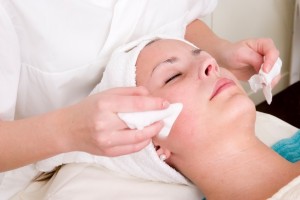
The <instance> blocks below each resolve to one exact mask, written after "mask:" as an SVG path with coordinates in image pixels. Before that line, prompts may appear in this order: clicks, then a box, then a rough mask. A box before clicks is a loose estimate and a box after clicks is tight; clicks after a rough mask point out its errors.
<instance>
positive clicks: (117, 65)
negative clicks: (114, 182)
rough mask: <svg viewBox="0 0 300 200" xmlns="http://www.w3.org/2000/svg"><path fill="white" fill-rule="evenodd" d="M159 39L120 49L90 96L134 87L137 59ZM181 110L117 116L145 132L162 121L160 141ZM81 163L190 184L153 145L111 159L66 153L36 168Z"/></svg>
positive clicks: (175, 107) (175, 106)
mask: <svg viewBox="0 0 300 200" xmlns="http://www.w3.org/2000/svg"><path fill="white" fill-rule="evenodd" d="M159 38H165V37H163V36H148V37H143V38H141V39H139V40H135V41H133V42H131V43H128V44H125V45H123V46H121V47H119V48H117V49H116V50H115V51H114V53H113V54H112V56H111V59H110V61H109V62H108V64H107V67H106V69H105V71H104V74H103V77H102V80H101V82H100V83H99V84H98V85H97V86H96V87H95V88H94V90H93V91H92V92H91V94H95V93H98V92H101V91H104V90H107V89H111V88H115V87H135V86H136V74H135V73H136V66H135V64H136V60H137V57H138V55H139V53H140V51H141V50H142V49H143V48H144V46H145V45H147V44H148V43H149V42H151V41H152V40H155V39H159ZM168 38H169V37H168ZM173 39H178V38H173ZM178 40H182V39H178ZM181 110H182V104H181V103H173V104H170V106H169V107H168V108H167V109H164V110H156V111H145V112H132V113H118V115H119V117H120V119H122V120H123V121H124V122H125V123H126V124H127V125H128V127H129V128H132V129H143V128H144V127H146V126H148V125H150V124H152V123H154V122H156V121H160V120H163V122H164V127H163V129H162V130H161V131H160V133H159V137H162V138H165V137H167V136H168V134H169V133H170V130H171V128H172V125H173V124H174V122H175V121H176V118H177V117H178V115H179V114H180V112H181ZM82 162H84V163H96V164H99V165H101V166H104V167H106V168H108V169H110V170H113V171H116V172H121V173H126V174H129V175H132V176H136V177H139V178H143V179H146V180H154V181H162V182H166V183H179V184H187V185H189V184H190V182H189V181H188V180H187V179H186V178H185V177H184V176H182V175H181V174H180V173H178V172H177V171H176V170H174V169H173V168H172V167H170V166H169V165H168V164H166V163H165V162H163V161H162V160H160V158H159V157H158V155H157V153H156V150H155V148H154V145H153V144H152V143H150V144H149V145H148V146H147V147H146V148H144V149H143V150H141V151H139V152H136V153H133V154H129V155H124V156H118V157H112V158H110V157H104V156H96V155H91V154H88V153H85V152H70V153H64V154H60V155H58V156H54V157H52V158H49V159H46V160H43V161H40V162H38V163H36V168H37V169H38V170H40V171H50V170H52V169H53V168H54V167H56V166H58V165H61V164H66V163H82Z"/></svg>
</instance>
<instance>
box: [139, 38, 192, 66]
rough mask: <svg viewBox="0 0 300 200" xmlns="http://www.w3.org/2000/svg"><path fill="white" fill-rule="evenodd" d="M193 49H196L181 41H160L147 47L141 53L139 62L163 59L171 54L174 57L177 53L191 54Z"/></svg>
mask: <svg viewBox="0 0 300 200" xmlns="http://www.w3.org/2000/svg"><path fill="white" fill-rule="evenodd" d="M191 49H194V47H193V46H191V45H190V44H188V43H186V42H183V41H180V40H175V39H160V40H156V41H153V42H150V43H149V44H148V45H146V46H145V47H144V48H143V49H142V51H141V52H140V54H139V58H138V61H139V60H144V61H145V60H148V59H150V60H153V59H154V58H161V57H164V56H169V55H170V54H173V56H174V54H177V53H180V54H181V53H182V52H185V51H187V52H190V50H191Z"/></svg>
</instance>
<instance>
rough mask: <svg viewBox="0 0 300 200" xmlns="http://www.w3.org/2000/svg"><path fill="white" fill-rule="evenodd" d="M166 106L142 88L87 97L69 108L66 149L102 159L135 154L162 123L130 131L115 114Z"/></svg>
mask: <svg viewBox="0 0 300 200" xmlns="http://www.w3.org/2000/svg"><path fill="white" fill-rule="evenodd" d="M168 105H169V103H168V102H166V101H165V100H163V99H162V98H158V97H150V96H149V95H148V91H147V90H146V89H145V88H143V87H137V88H115V89H111V90H107V91H104V92H101V93H98V94H95V95H91V96H89V97H88V98H87V99H86V100H84V101H82V102H81V103H79V104H77V105H74V106H72V107H70V108H69V113H68V116H69V121H68V124H69V127H68V129H69V135H68V139H67V141H71V143H70V142H69V145H70V146H69V147H70V149H72V150H81V151H85V152H89V153H92V154H96V155H104V156H119V155H124V154H129V153H133V152H136V151H139V150H141V149H143V148H144V147H146V146H147V145H148V144H149V143H150V141H151V138H152V137H154V136H155V135H156V134H158V133H159V131H160V129H161V128H162V127H163V124H162V122H157V123H154V124H153V125H151V126H148V127H146V128H144V129H143V130H131V129H129V128H128V127H127V126H126V124H125V123H124V122H123V121H121V120H120V118H119V117H118V115H117V113H118V112H137V111H146V110H158V109H165V108H166V107H168Z"/></svg>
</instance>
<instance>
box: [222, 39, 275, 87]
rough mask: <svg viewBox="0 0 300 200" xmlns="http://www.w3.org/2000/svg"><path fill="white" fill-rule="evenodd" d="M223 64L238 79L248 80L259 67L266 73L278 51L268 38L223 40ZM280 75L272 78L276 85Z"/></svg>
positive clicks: (272, 64) (273, 62)
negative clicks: (233, 41)
mask: <svg viewBox="0 0 300 200" xmlns="http://www.w3.org/2000/svg"><path fill="white" fill-rule="evenodd" d="M221 49H222V52H223V53H222V54H223V55H222V60H223V65H225V67H227V68H228V69H229V70H230V71H232V72H233V73H234V74H235V75H236V76H237V77H238V78H239V79H240V80H248V79H249V78H250V77H251V76H252V75H253V74H255V73H258V71H259V70H260V68H261V67H262V68H263V71H264V72H266V73H268V72H269V71H270V70H271V69H272V67H273V66H274V64H275V62H276V60H277V58H278V57H279V51H278V49H277V48H276V46H275V44H274V42H273V40H271V39H269V38H259V39H247V40H242V41H239V42H237V43H230V42H225V43H224V44H222V45H221ZM279 80H280V75H278V76H277V77H275V78H274V80H273V81H272V85H273V86H274V85H276V84H277V83H278V82H279Z"/></svg>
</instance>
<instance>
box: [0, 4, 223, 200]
mask: <svg viewBox="0 0 300 200" xmlns="http://www.w3.org/2000/svg"><path fill="white" fill-rule="evenodd" d="M216 4H217V0H163V1H161V0H72V1H70V0H46V1H40V0H0V99H1V100H0V119H5V120H13V119H21V118H26V117H30V116H34V115H37V114H41V113H44V112H47V111H50V110H53V109H57V108H60V107H64V106H67V105H70V104H73V103H76V102H78V101H79V100H81V99H82V98H84V97H86V96H87V95H88V94H89V93H90V92H91V90H92V89H93V88H94V86H95V85H96V84H97V83H98V82H99V80H100V79H101V76H102V72H103V70H104V67H105V65H106V63H107V61H108V59H109V56H110V54H111V52H112V51H113V49H114V48H116V47H117V46H119V45H121V44H124V43H127V42H129V41H132V40H134V39H137V38H139V37H141V36H142V35H145V34H149V33H154V32H159V33H162V32H163V33H164V34H170V36H176V37H183V36H184V32H185V26H186V25H187V24H188V23H189V22H191V21H192V20H194V19H196V18H201V17H203V16H205V15H208V14H210V13H211V12H212V11H213V10H214V8H215V6H216ZM26 170H27V171H26ZM28 170H29V171H30V170H32V166H30V167H28V168H26V167H25V171H26V173H27V175H28V174H30V173H28V172H29V171H28ZM16 171H17V173H16ZM23 171H24V170H23ZM24 173H25V172H24ZM14 174H15V175H18V176H20V175H21V174H22V172H20V171H18V170H13V171H10V172H6V173H5V177H4V176H3V175H4V174H3V173H2V174H1V173H0V199H7V197H8V196H10V195H12V194H13V193H14V192H15V191H16V190H13V189H12V185H14V184H12V182H11V181H10V180H13V179H12V176H13V175H14ZM28 176H29V175H28ZM3 177H4V178H3ZM14 183H15V186H16V188H20V187H22V186H23V183H24V181H23V182H22V181H20V182H19V185H17V184H16V183H17V181H14ZM4 191H5V192H4Z"/></svg>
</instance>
